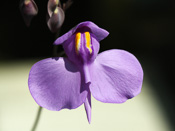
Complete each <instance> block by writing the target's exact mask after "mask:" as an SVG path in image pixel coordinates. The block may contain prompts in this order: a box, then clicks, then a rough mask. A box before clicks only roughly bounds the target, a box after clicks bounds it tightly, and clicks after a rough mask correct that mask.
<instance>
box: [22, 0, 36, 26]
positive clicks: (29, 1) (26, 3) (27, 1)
mask: <svg viewBox="0 0 175 131" xmlns="http://www.w3.org/2000/svg"><path fill="white" fill-rule="evenodd" d="M19 7H20V10H21V14H22V16H23V19H24V22H25V24H26V25H27V26H29V25H30V23H31V20H32V18H33V17H34V16H35V15H37V14H38V7H37V5H36V3H35V2H34V0H21V1H20V6H19Z"/></svg>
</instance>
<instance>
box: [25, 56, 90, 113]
mask: <svg viewBox="0 0 175 131" xmlns="http://www.w3.org/2000/svg"><path fill="white" fill-rule="evenodd" d="M28 84H29V90H30V92H31V95H32V96H33V98H34V99H35V101H36V102H37V103H38V104H39V105H40V106H42V107H44V108H47V109H49V110H57V111H58V110H60V109H63V108H68V109H74V108H77V107H78V106H80V105H81V104H83V103H84V101H85V99H86V97H87V90H86V89H85V86H84V82H83V81H82V80H81V73H80V72H79V70H78V69H77V68H76V66H74V64H72V63H71V62H70V61H69V60H68V59H67V58H48V59H44V60H41V61H39V62H37V63H36V64H34V65H33V67H32V69H31V71H30V74H29V81H28Z"/></svg>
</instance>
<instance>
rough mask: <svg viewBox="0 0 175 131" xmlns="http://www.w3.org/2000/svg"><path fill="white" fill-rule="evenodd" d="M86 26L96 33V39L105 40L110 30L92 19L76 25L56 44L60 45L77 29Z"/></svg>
mask: <svg viewBox="0 0 175 131" xmlns="http://www.w3.org/2000/svg"><path fill="white" fill-rule="evenodd" d="M84 27H88V28H89V29H90V33H92V34H94V35H95V37H96V39H97V40H98V41H101V40H103V39H104V38H105V37H107V36H108V34H109V33H108V32H107V31H106V30H104V29H102V28H100V27H98V26H97V25H95V24H94V23H93V22H90V21H85V22H82V23H80V24H78V25H77V26H76V27H74V28H73V29H71V30H70V31H68V32H67V33H66V34H64V35H62V36H61V37H59V38H58V39H57V40H56V41H55V42H54V44H55V45H60V44H63V43H64V42H65V41H66V40H67V39H69V38H70V37H71V36H72V35H73V34H74V33H75V32H76V31H77V30H81V29H82V30H83V29H84Z"/></svg>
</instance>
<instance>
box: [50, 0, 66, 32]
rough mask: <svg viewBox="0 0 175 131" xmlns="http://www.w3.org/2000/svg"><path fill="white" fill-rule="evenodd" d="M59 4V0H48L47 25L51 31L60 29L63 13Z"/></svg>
mask: <svg viewBox="0 0 175 131" xmlns="http://www.w3.org/2000/svg"><path fill="white" fill-rule="evenodd" d="M60 6H61V5H60V2H59V0H49V1H48V8H47V9H48V17H47V25H48V27H49V29H50V31H51V32H53V33H55V32H57V31H58V30H59V29H60V27H61V26H62V24H63V22H64V19H65V13H64V11H63V9H62V8H61V7H60Z"/></svg>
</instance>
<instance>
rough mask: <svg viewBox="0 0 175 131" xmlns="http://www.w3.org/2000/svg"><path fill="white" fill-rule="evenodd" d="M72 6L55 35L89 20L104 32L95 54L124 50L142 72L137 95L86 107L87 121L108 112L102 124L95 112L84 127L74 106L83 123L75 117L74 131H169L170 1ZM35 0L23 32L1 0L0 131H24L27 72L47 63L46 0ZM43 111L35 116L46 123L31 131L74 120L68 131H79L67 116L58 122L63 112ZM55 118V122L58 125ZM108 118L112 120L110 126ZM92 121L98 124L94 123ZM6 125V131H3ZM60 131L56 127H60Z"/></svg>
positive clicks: (173, 116)
mask: <svg viewBox="0 0 175 131" xmlns="http://www.w3.org/2000/svg"><path fill="white" fill-rule="evenodd" d="M73 1H74V3H73V5H72V6H71V7H70V8H69V9H68V10H67V11H66V17H65V22H64V24H63V26H62V29H61V35H62V34H64V33H66V32H67V31H68V30H70V29H71V28H72V27H74V26H75V25H77V24H78V23H80V22H82V21H87V20H88V21H93V22H94V23H96V24H97V25H98V26H100V27H101V28H104V29H106V30H108V31H109V32H110V35H109V36H108V37H107V38H106V39H104V40H103V41H101V44H100V45H101V48H100V52H101V51H104V50H109V49H113V48H116V49H123V50H127V51H129V52H131V53H132V54H134V55H135V56H136V57H137V58H138V59H139V61H140V63H141V64H142V67H143V70H144V82H143V91H142V93H141V94H139V96H138V97H136V98H134V99H133V100H131V101H130V102H128V103H127V102H126V104H124V105H117V106H114V105H108V104H107V105H105V104H103V103H102V104H101V103H98V102H97V105H98V106H96V107H95V104H94V103H96V102H94V103H92V105H93V104H94V106H93V108H94V114H93V115H95V112H97V114H98V113H99V112H101V115H102V114H103V115H105V113H108V112H110V113H111V112H112V114H111V116H110V115H105V117H106V119H105V120H104V121H102V120H101V121H100V120H98V119H101V118H103V116H101V115H100V114H99V116H96V117H98V118H96V119H95V116H93V119H95V120H94V121H93V120H92V123H93V124H91V125H88V123H86V122H85V119H86V116H85V115H84V113H85V112H84V111H83V107H81V108H80V109H78V110H79V112H81V109H82V114H83V118H82V119H83V120H84V121H83V122H84V123H82V121H80V120H79V119H78V118H76V120H77V126H79V124H78V122H79V123H81V126H80V127H82V129H84V127H86V126H87V128H85V129H84V130H86V129H87V130H97V129H100V130H106V129H107V127H108V126H109V127H111V130H112V131H113V130H117V129H118V130H120V131H128V130H133V131H141V130H142V131H144V130H145V131H146V130H149V131H165V130H166V131H175V113H174V110H175V101H174V99H175V95H174V94H175V93H174V92H175V90H174V88H175V86H174V78H175V75H174V74H175V68H174V66H175V64H174V60H175V59H174V56H175V51H174V50H175V45H174V42H175V1H174V0H134V1H129V0H107V1H105V0H88V1H83V0H73ZM35 2H36V4H37V6H38V8H39V13H38V15H37V16H36V17H34V19H33V20H32V22H31V26H30V27H29V28H28V27H26V25H25V23H24V21H23V18H22V16H21V13H20V11H19V0H15V1H1V8H0V11H1V20H0V131H10V130H11V129H14V130H18V131H20V130H21V131H28V130H30V127H31V126H32V123H33V121H34V119H35V115H36V112H37V105H36V103H35V102H34V101H33V99H32V97H31V96H30V94H29V91H28V87H27V78H28V73H29V71H30V68H31V66H32V65H33V64H34V63H35V62H37V61H38V60H40V59H43V58H46V57H52V51H53V45H52V43H53V42H54V40H55V36H54V34H53V33H51V32H50V31H49V29H48V27H47V23H46V13H47V0H35ZM62 2H64V1H62ZM58 50H59V51H61V50H62V48H61V47H59V49H58ZM131 103H133V104H131ZM23 105H24V106H23ZM29 105H30V106H29ZM109 107H110V108H109ZM95 108H96V109H95ZM114 109H116V110H114ZM117 110H118V111H117ZM123 110H124V111H125V112H122V114H123V115H121V112H120V111H123ZM15 111H16V112H15ZM71 112H72V111H70V115H75V114H76V113H77V114H76V115H79V113H78V112H76V111H73V112H74V113H71ZM115 112H116V114H115ZM137 112H138V114H137ZM44 113H45V114H47V115H45V116H43V119H44V117H46V118H47V119H45V120H42V121H41V123H40V127H38V131H41V130H42V131H44V129H45V130H47V129H48V130H49V129H50V130H56V129H57V130H59V129H60V128H61V127H60V126H59V124H58V127H56V125H57V123H55V124H49V123H54V122H55V121H60V122H62V125H64V124H65V123H67V124H69V123H72V122H75V127H72V130H74V129H76V130H80V129H81V128H76V120H74V118H73V116H72V117H69V116H68V115H67V118H68V120H67V121H66V118H65V116H64V115H63V114H64V113H65V114H67V111H65V112H64V111H62V113H61V112H60V113H59V115H58V117H56V116H55V115H53V113H52V114H49V113H50V112H49V111H46V110H44ZM44 113H43V114H44ZM156 113H158V114H156ZM80 114H81V113H80ZM126 114H127V115H126ZM21 115H22V116H21ZM60 115H62V117H61V119H62V120H63V121H61V120H60ZM76 115H75V117H76ZM113 115H114V116H116V117H115V118H112V121H110V119H111V117H113ZM53 117H54V118H53ZM77 117H78V116H77ZM80 117H81V116H80ZM99 117H100V118H99ZM49 118H50V119H49ZM48 119H49V121H48ZM64 119H65V121H64ZM70 119H72V121H71V120H70ZM18 120H19V121H18ZM25 121H26V123H25ZM53 121H54V122H53ZM15 122H16V123H18V124H15ZM95 122H96V123H98V124H97V125H95ZM11 123H13V125H14V126H12V127H9V126H8V125H11ZM20 123H23V124H20ZM24 123H25V124H24ZM27 123H29V124H27ZM46 123H47V124H48V126H47V124H46ZM104 123H105V124H104ZM109 123H114V125H113V124H112V125H110V124H109ZM115 123H116V124H115ZM137 123H138V124H137ZM146 123H148V124H146ZM83 124H84V126H82V125H83ZM24 125H26V126H24ZM42 125H43V126H42ZM121 125H125V126H121ZM127 125H128V126H127ZM23 126H24V127H23ZM89 126H90V127H89ZM113 126H114V127H113ZM47 127H49V128H47ZM50 127H52V128H50ZM70 127H71V126H70ZM62 128H63V129H64V126H63V127H62ZM66 129H68V127H66Z"/></svg>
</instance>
